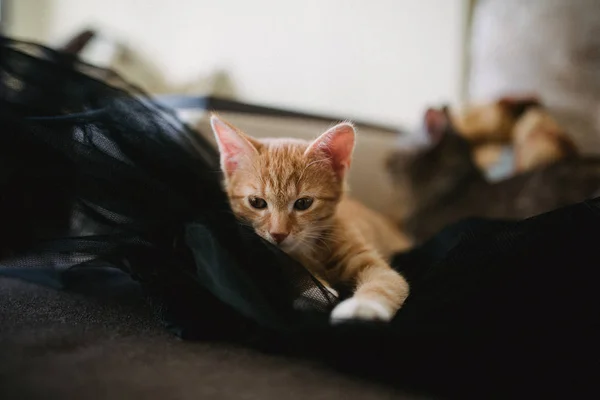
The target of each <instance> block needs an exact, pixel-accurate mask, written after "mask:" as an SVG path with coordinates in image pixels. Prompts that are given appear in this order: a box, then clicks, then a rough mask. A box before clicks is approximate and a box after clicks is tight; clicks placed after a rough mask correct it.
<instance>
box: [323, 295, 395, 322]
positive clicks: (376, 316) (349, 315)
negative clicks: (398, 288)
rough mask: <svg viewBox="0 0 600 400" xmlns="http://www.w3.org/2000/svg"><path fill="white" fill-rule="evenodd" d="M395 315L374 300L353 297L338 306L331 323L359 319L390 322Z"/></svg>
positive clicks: (331, 317) (333, 312)
mask: <svg viewBox="0 0 600 400" xmlns="http://www.w3.org/2000/svg"><path fill="white" fill-rule="evenodd" d="M393 316H394V313H393V312H392V311H390V310H389V309H388V308H387V307H385V306H384V305H382V304H381V303H378V302H376V301H374V300H365V299H357V298H354V297H351V298H349V299H347V300H344V301H342V302H341V303H340V304H338V305H337V306H336V307H335V308H334V309H333V311H332V312H331V316H330V319H331V322H332V323H334V324H335V323H339V322H343V321H346V320H352V319H358V320H363V321H385V322H387V321H390V320H391V319H392V317H393Z"/></svg>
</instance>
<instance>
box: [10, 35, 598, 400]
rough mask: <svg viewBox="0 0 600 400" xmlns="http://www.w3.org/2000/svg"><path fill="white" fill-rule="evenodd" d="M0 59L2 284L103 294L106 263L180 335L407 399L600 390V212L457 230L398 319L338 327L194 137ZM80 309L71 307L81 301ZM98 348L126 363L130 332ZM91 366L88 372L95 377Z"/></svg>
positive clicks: (441, 240)
mask: <svg viewBox="0 0 600 400" xmlns="http://www.w3.org/2000/svg"><path fill="white" fill-rule="evenodd" d="M0 52H1V54H0V55H1V56H2V57H1V58H0V72H1V73H3V74H4V75H3V76H5V77H8V79H3V80H2V82H1V83H0V84H1V85H2V90H1V91H0V103H1V107H0V122H1V123H2V126H3V130H2V132H1V134H0V156H1V157H0V160H1V161H2V163H3V164H2V165H3V170H2V171H3V174H2V175H1V180H0V193H2V197H1V198H0V212H2V221H3V224H2V225H0V230H1V233H2V236H3V237H6V238H10V240H7V241H6V242H4V243H3V246H4V247H3V249H2V250H3V252H4V253H5V257H4V259H3V260H2V265H1V266H0V267H2V269H0V272H2V273H3V274H4V275H6V276H20V277H22V278H26V279H33V280H36V281H39V282H43V283H45V284H50V285H54V286H56V287H58V288H64V289H66V290H68V291H71V293H72V291H79V292H81V291H84V292H86V293H92V292H94V286H92V287H90V286H89V284H88V283H87V282H90V281H91V282H94V281H95V278H97V275H96V274H99V273H101V272H102V271H106V269H105V267H106V266H107V265H110V266H112V267H115V268H118V269H120V270H121V271H124V272H125V273H126V274H128V276H131V277H132V278H133V279H134V280H136V281H137V282H139V284H140V289H141V291H142V293H144V294H145V296H148V298H150V299H151V300H152V302H153V304H155V305H157V308H154V310H155V311H157V313H158V317H159V318H160V320H161V322H162V323H163V324H164V325H165V326H166V327H167V328H168V329H169V330H170V331H171V332H173V333H175V334H177V335H178V336H179V337H181V338H184V339H196V340H202V341H204V342H206V341H221V342H223V341H226V342H227V343H230V344H231V343H234V344H238V345H241V346H245V347H253V348H259V349H261V350H263V351H269V352H272V353H275V354H279V355H282V356H286V357H293V358H294V359H304V360H305V362H319V364H320V365H329V366H332V367H336V368H338V369H341V370H344V371H346V372H347V373H348V374H352V375H353V376H355V377H358V378H360V379H364V378H369V379H371V380H376V381H380V382H385V383H386V384H388V385H393V386H394V387H398V388H403V389H405V390H407V389H410V390H411V391H416V392H423V393H428V394H433V395H437V396H444V397H450V396H454V397H460V398H490V397H494V396H495V397H507V396H509V397H512V398H514V397H515V396H517V395H521V396H530V397H531V396H534V395H535V396H540V395H542V394H546V395H548V394H553V395H556V394H558V393H566V394H568V395H570V396H574V395H575V393H576V392H582V391H590V390H593V389H594V385H595V379H596V376H597V372H598V365H597V362H598V360H600V352H598V348H597V347H598V346H596V341H597V337H598V333H600V332H599V329H598V317H599V315H598V314H599V312H598V310H599V309H600V308H599V299H598V294H597V293H598V291H597V288H596V286H597V278H598V272H597V271H598V268H597V263H598V262H597V253H596V248H597V244H596V242H597V238H598V237H599V234H600V213H599V210H600V208H599V204H600V203H599V200H590V201H588V202H584V203H580V204H575V205H572V206H570V207H567V208H564V209H560V210H556V211H553V212H551V213H548V214H544V215H540V216H538V217H535V218H532V219H528V220H525V221H520V222H508V221H507V222H500V221H495V222H494V221H466V222H464V223H462V224H459V225H457V226H453V227H449V228H448V229H447V230H446V231H444V232H441V233H440V234H439V235H438V236H437V237H435V238H434V239H432V241H430V242H428V243H426V244H425V245H424V246H423V247H420V248H418V249H415V250H414V251H412V252H411V253H408V254H402V255H398V257H397V258H396V260H395V261H394V266H395V267H396V268H398V269H399V270H400V271H402V272H403V273H404V274H405V275H406V276H407V279H408V280H409V281H410V283H411V295H410V297H409V299H408V300H407V303H406V304H405V306H404V307H403V309H402V310H401V311H400V312H399V313H398V315H397V316H396V318H395V319H394V320H393V321H392V323H390V324H377V323H359V322H355V323H347V324H343V325H340V326H336V327H332V326H330V325H329V323H328V313H327V311H328V310H329V309H330V308H331V307H332V306H333V305H334V304H335V302H336V301H337V299H335V298H332V297H331V296H330V295H328V292H327V291H324V290H323V288H322V287H321V286H320V285H319V284H318V282H316V281H315V280H314V279H313V278H312V277H311V276H310V274H309V273H308V272H307V271H306V270H304V269H303V268H302V267H301V266H300V265H298V264H297V263H296V262H295V261H294V260H292V259H290V258H289V257H288V256H287V255H285V254H284V253H282V252H281V251H279V250H278V249H277V248H275V247H273V246H271V245H269V244H268V243H266V242H264V241H262V240H261V239H260V238H259V237H258V236H256V235H255V234H254V233H253V232H252V231H250V230H249V229H247V228H246V227H244V226H242V225H240V224H239V223H238V222H237V221H236V220H235V219H234V217H233V216H232V214H231V211H230V209H229V207H228V205H227V202H226V200H225V196H224V195H223V193H222V192H221V190H220V188H219V175H218V173H217V170H218V168H217V163H216V154H215V152H214V149H213V148H212V147H211V146H210V145H209V144H207V143H206V142H204V141H203V140H202V139H201V137H200V136H199V135H196V134H195V133H194V132H193V131H191V130H190V129H189V128H188V127H186V126H184V125H183V124H181V122H179V121H178V120H177V119H176V118H174V116H173V114H172V113H171V112H170V111H168V110H164V109H162V108H161V107H160V106H158V105H156V104H154V103H153V102H152V101H150V100H149V99H147V98H146V97H145V96H144V95H143V94H142V93H140V92H139V91H136V90H135V89H134V88H130V87H129V86H128V85H127V84H126V83H125V82H123V81H122V80H120V79H118V77H115V76H112V75H110V74H109V73H107V71H102V73H99V72H98V71H97V70H96V69H94V68H93V67H91V66H87V65H83V64H81V63H79V62H78V61H76V60H74V59H72V58H65V57H64V56H63V55H60V54H57V53H56V52H53V51H51V50H48V49H44V48H42V47H40V46H36V45H32V44H26V43H22V42H15V41H11V40H8V39H3V40H2V47H1V48H0ZM99 77H103V79H108V78H110V82H111V85H107V84H106V83H105V82H101V81H100V80H99ZM115 85H116V86H115ZM49 266H50V268H49ZM112 290H113V289H110V292H112ZM96 291H97V289H96ZM53 296H67V295H66V294H65V293H62V294H60V295H59V294H53ZM73 296H74V297H72V299H73V300H67V301H74V299H81V297H79V295H77V296H75V295H73ZM64 298H65V299H67V297H64ZM118 299H119V297H118V296H117V297H116V298H115V299H114V301H115V302H116V303H119V302H120V300H118ZM123 304H127V302H124V303H123ZM124 307H125V305H124ZM55 310H56V309H55ZM81 310H82V312H83V310H85V306H83V305H82V306H81ZM65 312H66V311H65ZM8 315H10V314H8ZM118 320H119V318H117V322H116V324H117V325H119V323H118ZM9 325H11V324H9ZM94 329H95V328H94ZM94 329H90V331H91V332H93V331H94ZM117 330H118V329H117ZM16 332H17V334H16V336H15V335H13V336H12V338H11V337H10V336H9V339H7V340H5V341H4V342H3V343H5V344H6V345H5V347H4V349H6V352H7V353H8V354H9V356H10V357H7V360H9V361H10V360H13V361H12V362H13V365H17V366H18V365H19V363H20V362H21V361H19V360H21V359H22V360H28V361H23V362H24V363H29V362H31V359H30V358H29V357H26V356H27V352H28V351H31V350H30V349H28V348H29V347H28V346H23V345H22V344H21V345H19V344H18V343H19V340H25V341H26V340H27V337H28V336H27V335H25V334H23V332H22V331H21V332H20V333H19V332H18V331H16ZM98 335H99V336H98V337H99V338H102V337H104V339H99V340H100V341H101V342H102V341H103V340H104V341H105V342H104V343H105V345H106V346H109V347H108V348H109V349H113V352H115V353H119V352H120V353H122V355H124V356H127V355H128V354H130V353H129V352H128V351H127V350H126V349H127V346H126V345H123V344H122V343H121V340H122V337H121V336H120V335H119V334H117V335H116V337H115V339H114V341H112V340H109V339H106V337H107V336H102V335H101V334H98ZM153 335H156V333H150V332H148V335H147V336H148V337H147V338H146V337H145V336H146V334H145V332H140V331H137V332H136V335H135V338H136V339H134V341H139V343H140V344H143V343H146V340H150V342H149V343H158V342H160V343H163V344H157V345H158V346H161V345H164V343H169V341H170V340H172V339H165V338H164V336H160V335H158V336H153ZM21 336H22V337H23V339H20V337H21ZM108 336H109V337H110V335H108ZM153 337H160V338H162V339H152V338H153ZM152 340H156V342H152ZM163 340H164V342H162V341H163ZM121 345H122V346H125V347H119V346H121ZM110 346H115V347H110ZM34 347H35V346H34ZM57 347H59V348H60V345H57ZM67 347H68V346H67ZM84 347H85V346H84ZM42 348H43V349H44V350H43V351H44V352H46V351H48V349H47V346H42ZM209 348H210V346H209ZM23 349H25V350H23ZM244 351H246V350H244ZM33 352H35V350H34V351H33ZM106 353H109V354H110V353H111V351H107V352H106ZM45 354H48V353H45ZM103 354H104V353H103ZM133 354H135V351H133ZM173 354H179V353H177V350H173ZM111 357H116V356H104V355H103V356H102V360H100V359H98V360H97V362H99V363H102V362H104V361H105V360H104V359H105V358H106V360H111ZM119 357H120V356H119ZM182 357H184V356H182ZM118 359H120V358H118ZM57 360H58V361H60V360H61V357H60V356H57V358H56V359H54V358H52V359H51V360H50V357H48V359H46V361H43V362H40V364H39V365H40V366H39V367H38V366H37V364H35V365H33V364H23V365H26V367H23V368H22V371H26V372H27V374H25V373H23V374H19V376H21V377H23V378H22V379H24V381H23V382H21V383H20V384H19V376H14V375H7V373H5V372H3V373H4V376H7V378H6V380H8V381H9V383H8V385H12V387H13V389H14V388H22V389H21V390H23V393H26V392H25V391H26V390H33V389H32V387H29V386H33V384H32V383H31V382H35V379H39V378H33V377H34V376H35V375H28V374H29V373H31V371H35V368H43V366H44V365H50V366H59V365H60V364H56V365H55V364H53V363H55V362H58V361H57ZM283 360H289V359H287V358H286V359H281V360H280V361H277V362H282V363H284V364H283V365H286V366H287V365H288V364H287V361H285V362H284V361H283ZM107 362H108V361H107ZM114 362H115V363H118V362H119V361H114ZM129 362H133V363H134V364H135V360H133V361H132V360H131V359H128V361H126V362H124V364H127V365H129V364H128V363H129ZM45 363H49V364H45ZM155 363H161V364H162V365H161V366H160V368H164V369H168V368H169V366H170V365H171V363H175V364H176V361H174V360H173V359H171V358H169V357H165V358H161V359H159V361H156V362H155ZM92 364H93V365H97V364H94V363H92ZM82 365H84V364H82ZM289 365H290V367H291V366H292V365H295V364H292V363H291V362H290V364H289ZM94 368H95V367H94V366H89V370H86V369H85V368H81V369H80V372H81V374H79V375H78V376H80V378H81V379H82V380H83V381H86V380H89V379H92V378H91V376H93V374H94V373H95V372H94V371H95V369H94ZM157 368H159V367H157ZM11 369H14V370H15V371H18V370H19V369H18V368H16V369H15V368H11ZM108 369H112V368H108ZM134 369H135V368H134ZM103 371H106V368H105V369H103ZM115 371H116V369H115ZM115 373H116V372H115ZM136 373H140V374H142V375H143V371H142V372H140V371H136ZM144 376H148V377H151V376H152V377H153V382H156V383H157V384H159V383H158V382H159V381H160V379H158V378H157V377H156V376H155V375H150V374H148V375H144ZM187 376H189V375H187ZM9 378H10V379H9ZM121 379H128V378H127V377H122V378H121ZM190 379H192V378H190ZM54 381H55V380H53V382H54ZM88 382H89V381H88ZM170 382H171V383H172V382H173V381H170ZM549 382H551V385H549V384H548V383H549ZM76 383H77V382H75V383H74V384H76ZM61 385H62V383H61ZM167 386H169V385H167ZM62 387H63V389H62V390H68V389H67V386H62ZM169 387H171V386H169ZM127 390H134V389H133V388H129V389H127ZM136 390H139V388H138V389H136ZM592 394H593V395H597V394H598V393H596V392H594V393H592Z"/></svg>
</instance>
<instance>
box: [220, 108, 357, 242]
mask: <svg viewBox="0 0 600 400" xmlns="http://www.w3.org/2000/svg"><path fill="white" fill-rule="evenodd" d="M211 124H212V127H213V130H214V132H215V136H216V138H217V142H218V144H219V150H220V153H221V168H222V170H223V172H224V174H225V188H226V191H227V194H228V196H229V201H230V203H231V207H232V209H233V212H234V213H235V215H236V216H237V217H238V218H239V219H240V220H242V221H244V222H247V223H248V224H250V225H251V226H252V227H253V228H254V230H255V231H256V233H257V234H258V235H260V236H261V237H263V238H264V239H266V240H268V241H269V242H271V243H273V244H276V245H279V246H280V247H281V248H282V249H283V250H284V251H287V252H294V251H302V249H303V248H304V247H306V246H311V245H313V244H315V242H318V241H319V240H321V239H322V238H321V235H322V233H323V231H324V229H326V228H327V226H328V225H330V224H331V219H332V217H333V216H334V214H335V211H336V206H337V204H338V202H339V201H340V199H341V196H342V194H343V190H344V176H345V173H346V171H347V169H348V167H349V165H350V157H351V154H352V149H353V147H354V130H353V127H352V125H350V124H340V125H337V126H336V127H334V128H332V129H330V130H328V131H327V132H326V133H324V134H323V135H321V136H320V137H319V138H318V139H316V140H315V141H314V142H312V143H311V142H307V141H302V140H295V139H264V140H257V139H254V138H251V137H249V136H247V135H245V134H243V133H241V132H240V131H239V130H237V129H235V128H234V127H232V126H231V125H229V124H227V123H225V122H224V121H222V120H220V119H219V118H217V117H216V116H213V117H212V118H211Z"/></svg>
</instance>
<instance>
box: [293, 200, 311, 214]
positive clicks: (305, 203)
mask: <svg viewBox="0 0 600 400" xmlns="http://www.w3.org/2000/svg"><path fill="white" fill-rule="evenodd" d="M312 203H313V199H311V198H310V197H303V198H301V199H298V200H296V202H295V203H294V208H295V209H296V210H300V211H304V210H306V209H308V208H309V207H310V206H311V205H312Z"/></svg>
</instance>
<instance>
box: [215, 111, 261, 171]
mask: <svg viewBox="0 0 600 400" xmlns="http://www.w3.org/2000/svg"><path fill="white" fill-rule="evenodd" d="M210 122H211V126H212V128H213V132H214V134H215V138H216V140H217V144H218V145H219V152H220V154H221V168H222V169H223V172H225V173H226V174H228V175H229V174H231V173H232V172H234V171H235V170H236V169H237V168H238V167H239V165H240V162H241V161H242V160H243V159H244V158H247V157H250V156H251V155H252V154H254V153H256V149H255V148H254V147H253V146H252V144H251V143H250V142H249V141H248V140H246V139H245V138H244V137H242V135H241V134H240V133H238V132H237V131H236V130H235V129H234V128H233V127H231V126H229V125H228V124H227V123H225V122H224V121H222V120H220V119H219V118H218V117H216V116H213V117H211V120H210Z"/></svg>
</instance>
